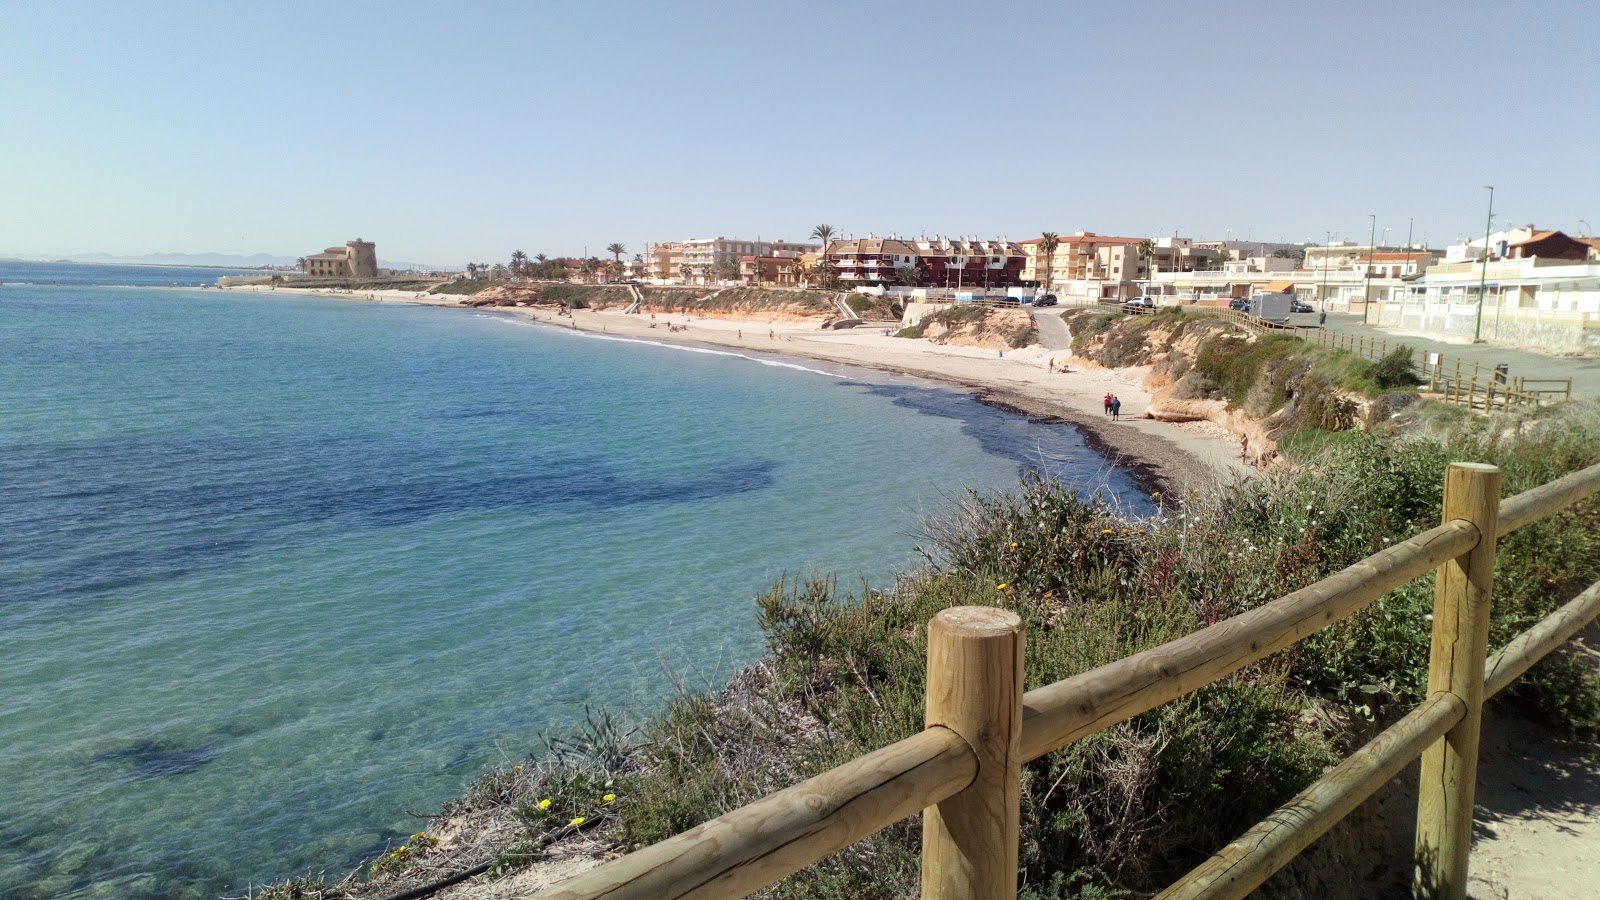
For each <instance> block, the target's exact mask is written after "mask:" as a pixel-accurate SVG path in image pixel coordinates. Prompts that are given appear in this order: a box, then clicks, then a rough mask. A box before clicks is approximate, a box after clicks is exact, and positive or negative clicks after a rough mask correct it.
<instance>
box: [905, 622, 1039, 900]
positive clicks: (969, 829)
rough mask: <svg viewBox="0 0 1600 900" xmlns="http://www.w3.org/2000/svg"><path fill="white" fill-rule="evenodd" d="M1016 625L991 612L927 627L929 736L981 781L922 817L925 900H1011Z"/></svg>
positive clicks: (1018, 667)
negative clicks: (948, 742)
mask: <svg viewBox="0 0 1600 900" xmlns="http://www.w3.org/2000/svg"><path fill="white" fill-rule="evenodd" d="M1022 654H1023V640H1022V619H1020V618H1019V617H1018V616H1017V614H1016V613H1013V612H1010V611H1008V610H1004V609H998V608H995V607H989V606H958V607H954V608H951V609H947V610H945V611H943V612H941V613H939V614H938V615H937V616H934V617H933V621H931V622H929V623H928V706H927V723H928V726H929V727H932V726H935V725H943V726H944V727H946V728H949V729H950V730H952V731H954V732H955V733H956V734H959V735H961V737H962V738H963V739H965V740H966V742H967V743H968V744H970V745H971V746H972V751H973V752H974V753H976V754H977V756H978V777H977V778H976V779H974V780H973V782H972V784H970V785H968V786H967V789H966V790H964V791H962V792H961V793H959V794H956V795H955V796H954V797H951V798H950V799H948V800H945V801H944V802H942V803H940V804H938V805H937V806H932V807H929V808H928V809H926V810H923V813H922V896H923V898H924V900H966V898H973V900H1000V898H1005V900H1015V898H1016V896H1017V845H1018V830H1019V829H1020V827H1021V805H1022V793H1021V792H1022V786H1021V776H1022Z"/></svg>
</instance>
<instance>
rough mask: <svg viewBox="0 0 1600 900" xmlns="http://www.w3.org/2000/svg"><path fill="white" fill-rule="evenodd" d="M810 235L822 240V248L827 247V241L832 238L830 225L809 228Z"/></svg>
mask: <svg viewBox="0 0 1600 900" xmlns="http://www.w3.org/2000/svg"><path fill="white" fill-rule="evenodd" d="M811 236H812V237H814V238H816V239H817V240H819V241H821V242H822V249H823V250H827V249H828V241H830V240H832V239H833V226H832V225H818V226H817V227H815V228H813V229H811Z"/></svg>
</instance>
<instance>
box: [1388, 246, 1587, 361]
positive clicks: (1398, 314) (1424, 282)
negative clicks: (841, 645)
mask: <svg viewBox="0 0 1600 900" xmlns="http://www.w3.org/2000/svg"><path fill="white" fill-rule="evenodd" d="M1488 246H1489V250H1490V252H1489V257H1488V259H1487V260H1485V259H1484V252H1483V249H1484V241H1483V239H1482V238H1478V239H1476V240H1471V241H1463V242H1461V243H1458V244H1455V245H1452V246H1451V247H1449V248H1447V249H1446V250H1445V253H1444V259H1443V260H1442V261H1439V262H1436V263H1435V264H1434V265H1431V266H1429V267H1428V269H1427V271H1426V274H1425V275H1424V277H1423V278H1422V279H1421V281H1419V282H1416V283H1414V284H1411V285H1409V286H1408V287H1409V289H1408V290H1405V291H1401V292H1397V294H1396V295H1395V296H1394V297H1392V298H1390V299H1389V301H1388V302H1387V303H1385V304H1384V306H1383V308H1382V310H1381V311H1380V312H1379V319H1380V321H1382V322H1383V324H1385V325H1389V326H1393V327H1396V328H1404V329H1407V330H1411V331H1421V332H1443V333H1446V334H1453V335H1457V336H1460V337H1470V338H1475V339H1479V340H1483V341H1487V342H1489V343H1495V344H1505V345H1508V346H1521V347H1529V348H1531V349H1535V350H1542V351H1545V352H1556V353H1593V352H1596V351H1600V258H1596V252H1595V250H1594V249H1593V248H1592V247H1591V246H1590V245H1589V244H1587V243H1586V242H1582V241H1579V240H1577V239H1574V238H1571V237H1569V236H1567V235H1565V234H1563V233H1562V232H1560V231H1540V230H1537V229H1535V228H1533V226H1531V225H1530V226H1528V227H1526V228H1517V229H1512V230H1509V231H1503V232H1498V233H1496V234H1491V235H1490V236H1489V242H1488ZM1480 301H1481V302H1480Z"/></svg>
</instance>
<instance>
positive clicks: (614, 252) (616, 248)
mask: <svg viewBox="0 0 1600 900" xmlns="http://www.w3.org/2000/svg"><path fill="white" fill-rule="evenodd" d="M606 252H607V253H609V254H611V256H612V257H613V258H614V259H616V261H617V264H618V265H621V264H622V254H624V253H627V252H628V248H627V247H624V246H622V245H621V244H608V245H607V246H606Z"/></svg>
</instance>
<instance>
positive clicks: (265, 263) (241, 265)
mask: <svg viewBox="0 0 1600 900" xmlns="http://www.w3.org/2000/svg"><path fill="white" fill-rule="evenodd" d="M297 258H298V257H294V256H273V255H272V254H270V253H252V254H250V255H248V256H242V255H240V254H237V253H145V254H141V255H138V256H117V255H115V254H111V253H67V254H63V255H61V256H52V257H50V259H51V260H57V259H65V260H71V261H72V262H81V263H100V264H101V265H111V266H212V267H216V268H223V269H263V268H272V267H281V266H293V265H294V264H295V260H296V259H297ZM378 265H379V266H380V267H382V268H385V269H402V270H403V269H416V270H420V271H425V272H434V271H444V270H446V269H458V268H460V266H435V265H430V264H427V263H413V262H402V261H398V260H388V259H379V260H378Z"/></svg>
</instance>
